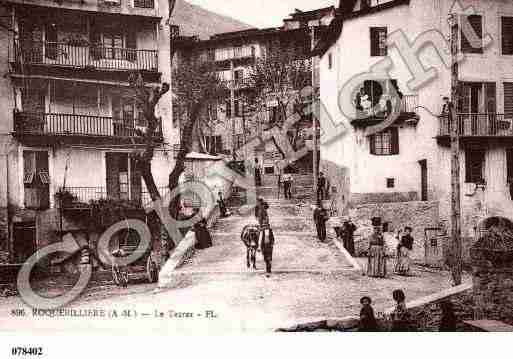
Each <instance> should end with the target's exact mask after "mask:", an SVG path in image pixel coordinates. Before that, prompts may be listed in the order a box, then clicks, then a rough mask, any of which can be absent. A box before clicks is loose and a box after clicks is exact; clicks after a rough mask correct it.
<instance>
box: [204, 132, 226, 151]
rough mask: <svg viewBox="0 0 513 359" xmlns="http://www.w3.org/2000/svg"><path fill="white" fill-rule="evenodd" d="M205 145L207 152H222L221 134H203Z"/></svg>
mask: <svg viewBox="0 0 513 359" xmlns="http://www.w3.org/2000/svg"><path fill="white" fill-rule="evenodd" d="M205 147H206V150H207V152H208V153H210V154H211V155H216V154H218V153H222V152H223V140H222V137H221V136H205Z"/></svg>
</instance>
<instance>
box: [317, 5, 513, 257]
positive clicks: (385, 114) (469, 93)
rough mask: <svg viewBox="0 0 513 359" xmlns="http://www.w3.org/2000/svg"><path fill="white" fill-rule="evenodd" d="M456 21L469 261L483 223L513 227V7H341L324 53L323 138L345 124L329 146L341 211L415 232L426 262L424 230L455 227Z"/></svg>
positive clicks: (324, 151)
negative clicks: (453, 26) (451, 117)
mask: <svg viewBox="0 0 513 359" xmlns="http://www.w3.org/2000/svg"><path fill="white" fill-rule="evenodd" d="M450 14H454V15H456V16H455V17H453V19H457V21H458V22H459V25H460V26H459V30H460V31H459V32H460V33H459V41H458V45H459V54H460V57H461V58H463V60H462V61H460V63H459V79H458V80H459V83H460V94H461V95H460V99H459V101H458V103H457V104H456V106H457V113H458V123H459V134H460V142H461V151H460V161H461V165H460V166H461V167H460V170H461V171H460V172H461V206H462V216H461V221H462V235H463V237H464V238H465V239H466V240H465V243H466V245H465V256H466V257H467V256H468V247H469V244H470V243H471V242H473V241H475V239H476V237H478V236H479V233H476V232H478V231H476V228H478V227H479V224H480V222H481V221H483V220H484V219H486V218H488V217H491V216H503V217H506V218H510V219H511V218H513V217H512V216H513V201H512V196H513V191H512V190H511V189H512V187H511V186H512V183H513V182H512V178H513V114H512V106H513V66H512V65H513V57H512V54H513V32H512V26H513V3H511V2H505V1H478V0H473V1H470V0H462V1H455V2H453V1H441V0H388V1H374V0H372V1H363V0H351V1H347V0H344V1H341V2H340V6H339V9H338V13H337V16H336V18H335V19H334V20H333V21H332V23H331V25H330V28H329V30H328V31H327V34H326V36H325V37H324V38H323V39H322V40H321V42H320V44H319V45H318V47H317V54H318V55H320V59H321V60H320V83H321V103H322V106H323V109H324V110H325V111H323V112H321V114H322V115H323V117H321V128H322V127H323V126H325V127H329V126H328V125H329V124H330V121H333V123H335V124H342V126H340V127H338V128H339V129H342V130H341V131H340V133H339V135H338V136H337V137H336V138H335V139H333V138H330V141H329V142H327V141H323V140H322V139H321V158H322V163H321V168H322V169H324V171H325V172H326V173H327V174H328V177H330V178H331V179H332V180H331V183H333V184H334V185H335V187H336V193H334V194H333V196H334V199H335V202H336V207H337V209H338V210H339V213H341V214H342V213H343V214H351V215H353V216H355V217H356V218H358V219H359V220H361V221H364V220H365V218H364V217H365V216H367V215H379V216H382V217H384V221H385V222H389V224H390V226H389V228H390V229H391V230H393V229H398V228H400V227H402V226H405V225H412V226H414V227H415V231H414V234H415V238H417V239H418V240H417V242H418V243H417V248H416V251H415V256H416V257H417V258H419V257H421V256H422V255H423V253H424V252H423V249H424V248H423V246H424V234H425V233H424V230H425V228H427V227H430V228H442V227H445V228H446V229H449V226H450V223H449V222H450V221H449V218H450V195H451V186H450V183H451V171H450V143H449V126H448V121H447V115H446V113H444V106H443V105H444V101H443V97H445V96H450V93H451V72H450V63H451V62H450V60H451V58H450V51H449V44H448V42H447V41H448V40H447V39H449V35H450V24H449V21H448V18H449V15H450ZM469 29H470V30H474V31H473V32H472V31H470V32H469V31H468V30H469ZM472 33H473V34H475V35H476V36H475V39H474V38H473V37H472V36H471V35H472ZM408 50H409V51H408ZM385 61H388V63H385ZM376 65H377V66H378V67H379V65H381V66H382V69H381V71H377V70H376ZM373 68H374V74H373V75H368V72H370V71H372V70H371V69H373ZM364 73H367V74H366V75H362V74H364ZM393 109H395V111H391V110H393ZM392 112H393V113H395V114H397V116H394V119H393V121H388V120H385V119H389V118H391V117H390V116H389V115H390V113H392ZM395 117H396V118H395ZM323 136H324V138H325V139H326V138H327V137H326V136H325V134H324V135H323ZM364 213H365V214H364ZM441 231H442V230H441ZM467 258H468V257H467Z"/></svg>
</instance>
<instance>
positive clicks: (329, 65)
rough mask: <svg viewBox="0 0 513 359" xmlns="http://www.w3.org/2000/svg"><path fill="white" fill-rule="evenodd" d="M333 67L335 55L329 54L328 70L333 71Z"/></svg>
mask: <svg viewBox="0 0 513 359" xmlns="http://www.w3.org/2000/svg"><path fill="white" fill-rule="evenodd" d="M332 67H333V55H332V54H329V55H328V69H330V70H331V69H332Z"/></svg>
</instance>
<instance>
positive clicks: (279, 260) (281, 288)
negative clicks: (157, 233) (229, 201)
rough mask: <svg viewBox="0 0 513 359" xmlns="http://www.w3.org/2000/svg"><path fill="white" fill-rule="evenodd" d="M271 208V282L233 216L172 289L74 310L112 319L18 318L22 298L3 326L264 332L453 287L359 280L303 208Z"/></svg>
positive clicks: (137, 292) (279, 204)
mask: <svg viewBox="0 0 513 359" xmlns="http://www.w3.org/2000/svg"><path fill="white" fill-rule="evenodd" d="M271 206H272V208H271V211H270V217H271V224H272V225H273V228H274V231H275V234H276V247H275V254H274V261H273V264H274V268H273V269H274V270H275V273H273V275H272V276H271V278H266V277H265V275H264V273H263V271H262V269H263V267H264V264H263V261H262V258H261V255H260V254H259V260H258V263H257V266H258V268H259V269H260V270H258V271H253V270H248V269H247V268H246V263H245V247H244V246H243V244H242V242H241V241H240V230H241V228H242V227H243V226H244V225H245V224H247V223H251V222H252V221H254V218H253V217H252V216H251V215H245V216H244V215H236V216H234V217H231V218H228V219H223V220H221V221H219V222H218V223H217V224H216V225H215V227H214V229H213V237H214V246H213V247H212V248H209V249H206V250H203V251H199V252H197V253H196V254H195V255H194V257H193V258H192V259H191V260H190V261H189V262H188V263H186V264H185V265H184V266H183V267H182V268H180V270H178V271H177V273H176V276H175V280H174V287H173V288H170V289H167V290H165V291H162V292H159V293H155V292H154V288H155V286H154V285H131V286H130V287H129V288H127V289H122V288H115V287H112V288H110V289H108V290H101V289H99V290H97V291H96V292H95V291H91V290H89V291H88V292H87V293H86V295H85V296H83V297H81V298H80V299H79V300H78V301H76V302H74V303H73V304H72V305H71V307H72V308H74V309H77V310H78V309H87V310H89V309H103V310H105V311H106V312H105V313H106V315H109V314H110V315H113V313H114V311H116V314H117V317H116V318H110V319H109V318H103V319H101V318H88V319H84V318H75V317H72V318H70V317H67V318H49V317H37V318H36V317H33V316H32V314H30V309H29V308H27V309H26V310H27V313H28V314H27V316H26V317H24V318H14V317H12V316H11V315H10V311H11V310H12V309H16V308H22V307H23V303H22V302H21V301H20V300H19V298H8V299H4V298H0V330H23V329H25V330H27V329H31V330H32V331H43V332H44V331H46V330H49V329H51V330H63V331H67V332H69V331H72V332H73V331H90V330H94V331H95V332H98V331H104V330H106V331H108V332H119V333H122V332H125V331H140V332H143V331H144V332H146V331H156V332H160V333H173V332H178V333H184V334H185V333H195V334H197V333H226V332H240V331H268V330H272V329H275V328H278V327H283V326H288V325H292V324H295V323H298V322H303V321H308V320H311V319H319V318H324V319H325V318H326V317H332V318H335V317H339V318H340V317H344V316H348V315H354V314H357V313H358V312H359V298H360V297H361V296H363V295H370V296H372V298H373V301H374V305H375V310H376V311H379V310H383V309H385V308H388V307H390V306H391V305H392V304H393V302H392V300H391V292H392V290H394V289H397V288H402V289H404V290H405V292H406V295H407V297H408V300H411V299H415V298H419V297H422V296H424V295H428V294H432V293H434V292H437V291H439V290H441V289H443V288H448V287H450V276H449V274H448V273H445V272H432V271H423V270H421V269H417V270H416V271H415V276H413V277H409V278H403V277H398V276H393V275H392V276H390V277H389V278H387V279H373V278H368V277H366V276H363V275H362V273H361V272H360V271H355V270H353V267H352V266H351V265H350V264H349V263H348V262H347V261H346V260H345V257H344V256H343V255H342V254H341V253H340V251H339V250H338V249H337V247H336V246H335V245H334V244H333V243H331V242H329V243H319V242H318V241H317V239H316V238H315V236H314V231H313V223H312V221H311V210H310V209H309V208H308V207H307V206H301V205H299V204H298V203H296V202H293V201H288V202H285V201H272V202H271ZM390 265H391V263H390ZM124 310H130V311H131V312H130V313H128V312H125V314H130V315H131V316H129V317H127V316H123V315H122V314H123V311H124ZM134 311H137V316H136V317H135V314H136V313H135V312H134ZM208 311H213V312H214V314H212V313H211V312H208ZM180 313H181V314H180ZM161 314H162V315H161ZM191 316H192V317H191Z"/></svg>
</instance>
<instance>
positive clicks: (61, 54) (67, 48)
mask: <svg viewBox="0 0 513 359" xmlns="http://www.w3.org/2000/svg"><path fill="white" fill-rule="evenodd" d="M14 49H15V51H14V62H15V63H16V64H25V65H27V64H28V65H45V66H57V67H71V68H80V69H90V70H91V69H92V70H102V71H148V72H158V57H157V53H158V52H157V50H138V49H130V48H120V47H105V46H96V45H87V44H77V45H75V44H69V43H59V42H42V41H41V42H31V43H30V44H25V45H23V46H22V45H21V44H20V43H19V42H17V43H16V44H15V46H14Z"/></svg>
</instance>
